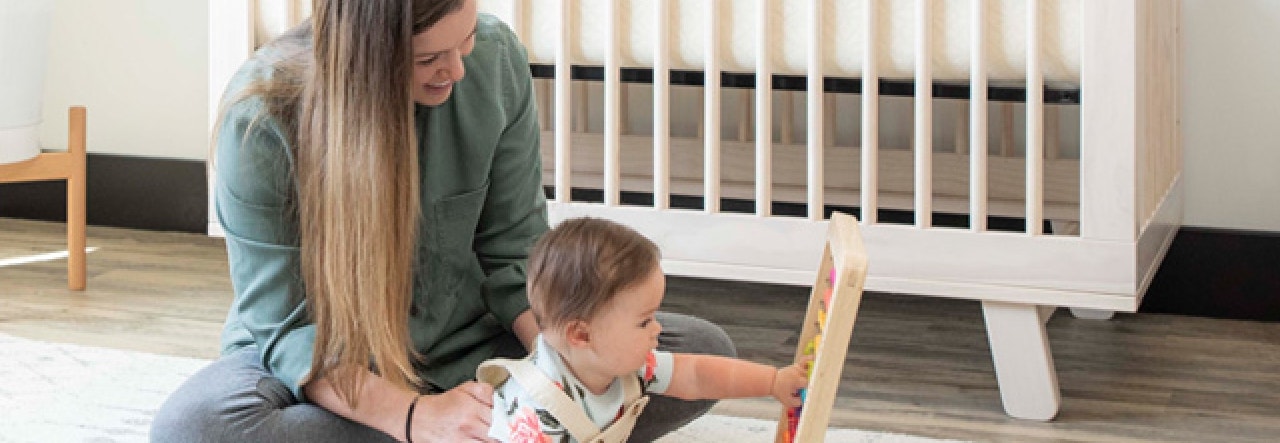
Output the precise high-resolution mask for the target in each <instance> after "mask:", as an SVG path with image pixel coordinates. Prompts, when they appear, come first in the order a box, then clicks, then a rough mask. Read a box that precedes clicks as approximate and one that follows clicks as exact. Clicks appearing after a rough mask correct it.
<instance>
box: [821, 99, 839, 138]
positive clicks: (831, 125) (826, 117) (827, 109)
mask: <svg viewBox="0 0 1280 443" xmlns="http://www.w3.org/2000/svg"><path fill="white" fill-rule="evenodd" d="M822 97H823V100H822V107H823V108H824V110H823V111H822V139H823V141H824V144H823V145H824V146H826V147H828V148H829V147H832V146H835V145H836V118H837V117H836V116H837V114H836V113H837V112H838V110H839V108H840V107H839V106H838V103H837V101H836V100H837V98H838V97H839V96H838V95H835V94H832V93H825V92H824V93H823V94H822Z"/></svg>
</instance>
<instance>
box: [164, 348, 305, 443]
mask: <svg viewBox="0 0 1280 443" xmlns="http://www.w3.org/2000/svg"><path fill="white" fill-rule="evenodd" d="M255 355H256V353H253V355H248V356H246V355H239V354H232V355H229V356H225V357H223V358H222V359H219V360H218V361H216V362H214V363H212V364H210V365H209V366H207V367H205V368H204V369H202V370H200V371H199V372H197V373H195V374H193V375H192V376H191V377H190V378H188V379H187V381H186V382H184V383H183V384H182V386H180V387H178V389H177V390H175V391H174V392H173V393H172V394H170V395H169V398H168V399H167V400H165V402H164V404H162V405H161V406H160V409H159V410H157V411H156V415H155V417H154V419H153V420H152V422H151V441H153V442H208V441H213V442H216V441H237V440H238V439H237V438H236V437H234V436H233V434H235V431H236V430H237V429H240V430H244V429H253V428H256V427H258V426H257V425H256V423H255V422H261V421H266V420H268V417H270V416H271V415H272V414H273V413H274V412H276V411H279V410H281V409H284V408H286V407H288V406H290V405H292V404H294V403H296V402H297V401H296V400H295V399H294V398H293V395H292V394H291V393H290V392H289V390H288V388H286V387H285V386H284V384H283V383H281V382H280V381H279V380H278V379H276V378H275V377H271V376H270V375H269V374H268V373H267V372H266V371H265V370H263V369H261V366H260V365H257V363H256V357H255Z"/></svg>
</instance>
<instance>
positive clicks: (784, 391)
mask: <svg viewBox="0 0 1280 443" xmlns="http://www.w3.org/2000/svg"><path fill="white" fill-rule="evenodd" d="M674 357H675V368H674V369H673V371H672V377H671V386H670V387H669V388H667V391H666V392H665V394H666V395H669V396H672V397H676V398H680V399H684V400H702V399H722V398H743V397H765V396H773V398H776V399H778V401H779V402H781V403H782V404H783V405H785V406H788V407H795V406H800V396H799V392H800V390H801V389H803V388H804V387H805V386H807V385H808V383H809V381H808V378H806V377H805V371H804V368H803V367H801V366H800V365H791V366H787V367H784V368H781V369H778V368H774V367H773V366H769V365H763V364H760V363H754V362H749V361H746V360H738V359H733V358H729V357H720V356H715V355H701V354H675V355H674Z"/></svg>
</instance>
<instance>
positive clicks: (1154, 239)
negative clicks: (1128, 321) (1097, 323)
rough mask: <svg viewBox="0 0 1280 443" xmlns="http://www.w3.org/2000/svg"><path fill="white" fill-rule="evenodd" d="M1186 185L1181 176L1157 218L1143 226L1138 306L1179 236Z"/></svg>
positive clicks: (1158, 210) (1140, 243)
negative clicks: (1170, 247) (1176, 237)
mask: <svg viewBox="0 0 1280 443" xmlns="http://www.w3.org/2000/svg"><path fill="white" fill-rule="evenodd" d="M1183 186H1184V185H1183V183H1182V175H1181V174H1179V175H1178V176H1177V177H1175V178H1174V180H1173V185H1172V186H1170V187H1169V192H1168V193H1166V194H1165V196H1164V200H1162V201H1161V202H1160V205H1159V206H1158V207H1157V209H1156V212H1155V215H1153V216H1152V217H1151V219H1150V220H1148V221H1147V224H1146V226H1145V227H1143V229H1142V235H1141V236H1139V237H1138V245H1137V248H1138V252H1137V256H1138V258H1137V262H1138V265H1137V266H1138V270H1139V271H1140V274H1138V276H1137V281H1138V287H1137V290H1136V293H1137V294H1138V298H1137V302H1138V303H1141V302H1142V296H1143V295H1145V294H1146V292H1147V287H1148V286H1150V285H1151V279H1153V278H1155V276H1156V271H1157V270H1159V268H1160V262H1161V261H1162V260H1164V256H1165V254H1166V253H1168V251H1169V246H1170V245H1171V244H1173V239H1174V237H1175V236H1177V235H1178V227H1179V226H1181V225H1182V206H1183V194H1182V192H1183V189H1182V188H1183Z"/></svg>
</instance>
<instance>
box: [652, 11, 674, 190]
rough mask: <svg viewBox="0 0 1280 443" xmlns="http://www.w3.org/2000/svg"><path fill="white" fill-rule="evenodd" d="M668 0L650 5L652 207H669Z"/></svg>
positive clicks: (669, 72) (669, 46) (669, 43)
mask: <svg viewBox="0 0 1280 443" xmlns="http://www.w3.org/2000/svg"><path fill="white" fill-rule="evenodd" d="M670 1H671V0H658V2H657V4H655V5H654V8H653V9H654V17H653V20H654V24H655V25H657V29H656V30H655V31H654V34H655V38H654V44H653V48H654V55H653V207H654V208H656V209H667V208H669V207H671V192H670V186H671V173H670V171H671V165H670V163H671V105H670V98H671V71H670V68H669V67H670V60H669V58H670V57H671V42H670V40H671V39H670V38H669V37H668V35H667V32H668V26H669V22H670V17H669V14H668V11H670V8H671V4H670Z"/></svg>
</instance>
